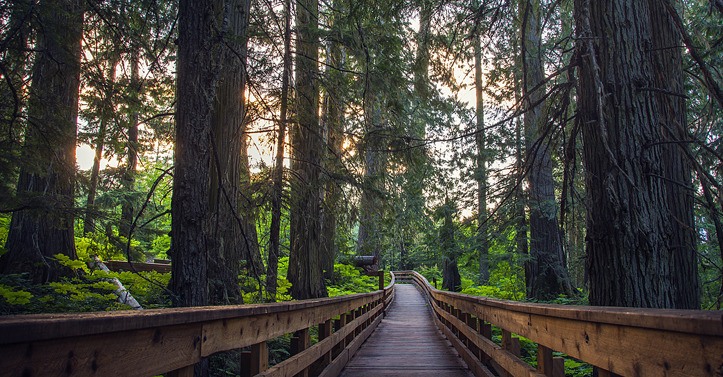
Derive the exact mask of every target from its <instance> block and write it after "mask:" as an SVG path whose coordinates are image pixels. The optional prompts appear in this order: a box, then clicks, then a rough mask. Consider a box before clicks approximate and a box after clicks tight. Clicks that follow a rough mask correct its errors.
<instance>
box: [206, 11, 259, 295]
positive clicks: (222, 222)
mask: <svg viewBox="0 0 723 377" xmlns="http://www.w3.org/2000/svg"><path fill="white" fill-rule="evenodd" d="M242 3H243V4H242ZM248 4H249V2H248V1H239V0H234V1H231V2H230V4H228V5H229V10H230V11H231V14H230V15H229V17H230V19H229V21H230V25H229V28H230V29H229V34H228V37H227V40H226V41H225V44H224V48H222V49H221V52H220V54H221V56H220V59H221V60H222V61H223V64H224V67H223V70H221V72H220V74H219V77H218V84H217V87H216V100H215V102H214V107H213V113H212V115H211V123H212V127H213V131H212V139H213V150H212V156H211V173H210V174H211V185H210V187H209V193H208V194H209V195H208V200H209V208H210V211H211V224H212V226H211V231H212V233H211V239H212V240H213V244H211V245H209V259H208V278H209V283H208V285H209V299H210V301H211V303H212V304H238V303H241V302H243V297H242V296H241V291H240V290H239V286H238V275H239V274H240V273H241V259H243V258H244V255H243V250H245V249H244V246H245V240H246V239H247V238H248V237H249V236H250V235H249V234H247V233H246V229H245V227H243V226H244V225H245V222H246V218H245V217H244V216H243V214H240V213H239V203H240V201H241V200H243V199H242V196H243V195H244V193H243V192H241V190H240V187H239V184H240V183H241V170H242V169H243V168H242V167H241V164H242V161H241V154H242V144H243V143H242V141H241V140H242V138H243V134H242V122H243V106H244V101H243V86H244V82H245V72H244V64H245V62H244V61H243V59H244V58H245V53H246V48H245V40H246V38H245V31H246V25H247V19H248ZM219 16H221V15H219ZM219 19H220V17H219ZM242 227H243V228H242Z"/></svg>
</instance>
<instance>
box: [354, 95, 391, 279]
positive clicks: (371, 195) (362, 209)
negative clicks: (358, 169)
mask: <svg viewBox="0 0 723 377" xmlns="http://www.w3.org/2000/svg"><path fill="white" fill-rule="evenodd" d="M371 92H372V91H371V90H370V89H367V93H369V95H368V96H367V99H366V100H365V101H364V102H365V103H364V107H365V111H364V118H365V122H366V124H367V125H366V128H367V132H366V135H365V137H364V142H363V146H362V148H363V151H362V153H363V156H364V181H363V187H362V193H361V201H360V203H359V233H358V236H357V253H358V254H360V255H372V256H374V257H376V258H377V261H378V262H379V258H380V256H381V253H382V237H383V232H382V226H381V221H382V211H383V209H382V206H381V196H382V195H381V190H382V182H383V180H384V173H385V169H384V167H385V166H386V154H385V153H384V152H383V151H382V145H383V144H382V142H383V138H382V137H381V135H380V133H381V132H382V130H383V125H382V121H383V120H382V110H381V104H380V103H379V101H380V99H378V98H377V97H376V96H375V95H372V94H371ZM371 268H372V269H373V270H377V269H378V268H379V266H378V264H377V265H373V266H371Z"/></svg>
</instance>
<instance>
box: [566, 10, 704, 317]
mask: <svg viewBox="0 0 723 377" xmlns="http://www.w3.org/2000/svg"><path fill="white" fill-rule="evenodd" d="M662 7H663V4H662V3H661V2H660V1H652V0H651V1H643V2H635V3H631V2H628V1H624V0H611V1H605V2H598V1H590V0H576V1H575V20H576V26H577V34H578V54H579V56H580V57H581V65H580V80H579V89H578V93H579V102H578V109H579V115H578V121H579V122H580V124H581V127H582V131H583V140H584V164H585V172H586V179H585V180H586V184H587V188H588V200H589V206H588V209H589V211H588V218H587V245H586V246H587V256H588V257H587V269H588V271H589V278H590V304H592V305H614V306H632V307H652V308H686V309H692V308H697V307H699V306H700V301H699V300H700V299H699V288H698V287H699V284H698V276H697V271H696V266H697V263H696V255H695V249H694V244H691V242H690V240H691V239H692V237H694V236H693V234H692V233H693V232H694V228H693V227H692V217H689V214H690V213H691V212H690V211H692V207H690V205H691V201H690V200H689V194H686V193H685V192H684V191H683V187H686V186H689V182H688V181H687V179H689V178H688V177H687V176H688V175H689V170H687V168H686V166H685V165H686V164H685V162H684V161H683V159H682V158H681V156H680V155H679V154H678V153H676V150H677V151H681V149H676V148H673V147H672V145H671V146H668V145H667V144H666V143H667V142H669V141H670V140H671V138H675V141H680V139H678V138H681V137H682V136H683V131H682V130H684V125H685V123H684V117H683V115H681V113H680V112H677V111H682V107H679V106H682V103H681V102H678V101H679V99H677V98H676V97H677V96H674V95H673V96H671V95H670V94H669V93H676V92H677V93H679V91H680V90H682V82H681V81H680V77H681V76H680V74H681V70H682V66H681V63H680V59H679V51H678V52H675V51H673V50H676V51H677V50H678V49H677V48H672V47H674V46H678V45H679V44H678V43H676V42H675V41H676V38H677V37H673V35H672V34H668V33H669V32H670V31H671V30H672V29H671V28H672V26H671V24H670V20H669V19H668V18H666V17H662V16H661V14H660V13H659V12H660V11H661V9H659V8H662ZM658 33H660V34H658ZM656 34H657V35H656ZM663 49H664V50H665V51H663ZM659 86H662V87H659ZM658 89H660V90H658ZM663 93H666V94H665V95H663ZM671 181H672V182H675V184H676V185H678V186H680V187H676V188H672V186H671V184H670V182H671ZM675 195H680V197H676V198H673V196H675Z"/></svg>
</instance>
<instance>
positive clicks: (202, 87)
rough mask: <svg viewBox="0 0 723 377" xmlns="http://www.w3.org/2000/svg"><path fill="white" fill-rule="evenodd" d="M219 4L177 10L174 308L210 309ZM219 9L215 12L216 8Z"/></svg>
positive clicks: (193, 3) (198, 0)
mask: <svg viewBox="0 0 723 377" xmlns="http://www.w3.org/2000/svg"><path fill="white" fill-rule="evenodd" d="M218 5H219V4H218V1H217V0H181V1H180V3H179V7H178V64H177V72H176V83H177V84H176V85H177V89H176V91H177V92H176V93H177V94H176V96H177V103H176V145H175V155H174V157H175V167H174V175H173V179H174V182H173V199H172V201H171V217H172V223H171V234H172V243H171V251H170V254H171V255H170V256H171V259H172V260H173V263H172V279H171V289H172V291H173V293H174V297H173V304H174V306H202V305H208V304H209V291H208V258H209V254H208V253H209V249H210V246H211V245H213V240H212V239H211V234H212V233H211V224H210V208H209V200H208V193H209V187H210V181H211V129H212V123H211V114H212V111H213V105H214V100H215V91H216V81H217V79H218V71H219V69H220V67H219V66H218V65H219V61H218V59H216V57H217V55H218V54H219V53H218V49H219V46H218V42H217V41H216V40H215V39H216V38H217V37H218V36H217V35H216V31H215V30H214V28H215V16H216V15H215V13H214V7H215V6H216V7H217V6H218ZM216 9H217V8H216Z"/></svg>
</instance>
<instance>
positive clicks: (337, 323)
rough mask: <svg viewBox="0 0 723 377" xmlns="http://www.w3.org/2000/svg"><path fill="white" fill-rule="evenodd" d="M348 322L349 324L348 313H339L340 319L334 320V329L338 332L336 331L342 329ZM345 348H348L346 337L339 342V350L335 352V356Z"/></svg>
mask: <svg viewBox="0 0 723 377" xmlns="http://www.w3.org/2000/svg"><path fill="white" fill-rule="evenodd" d="M346 324H347V322H346V314H345V313H342V314H340V315H339V319H337V320H336V321H334V331H335V332H336V331H339V330H341V329H342V328H343V327H344V326H345V325H346ZM344 348H346V338H344V339H342V340H340V341H339V343H338V345H337V351H336V352H335V353H334V357H336V355H338V353H340V352H341V351H343V350H344Z"/></svg>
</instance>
